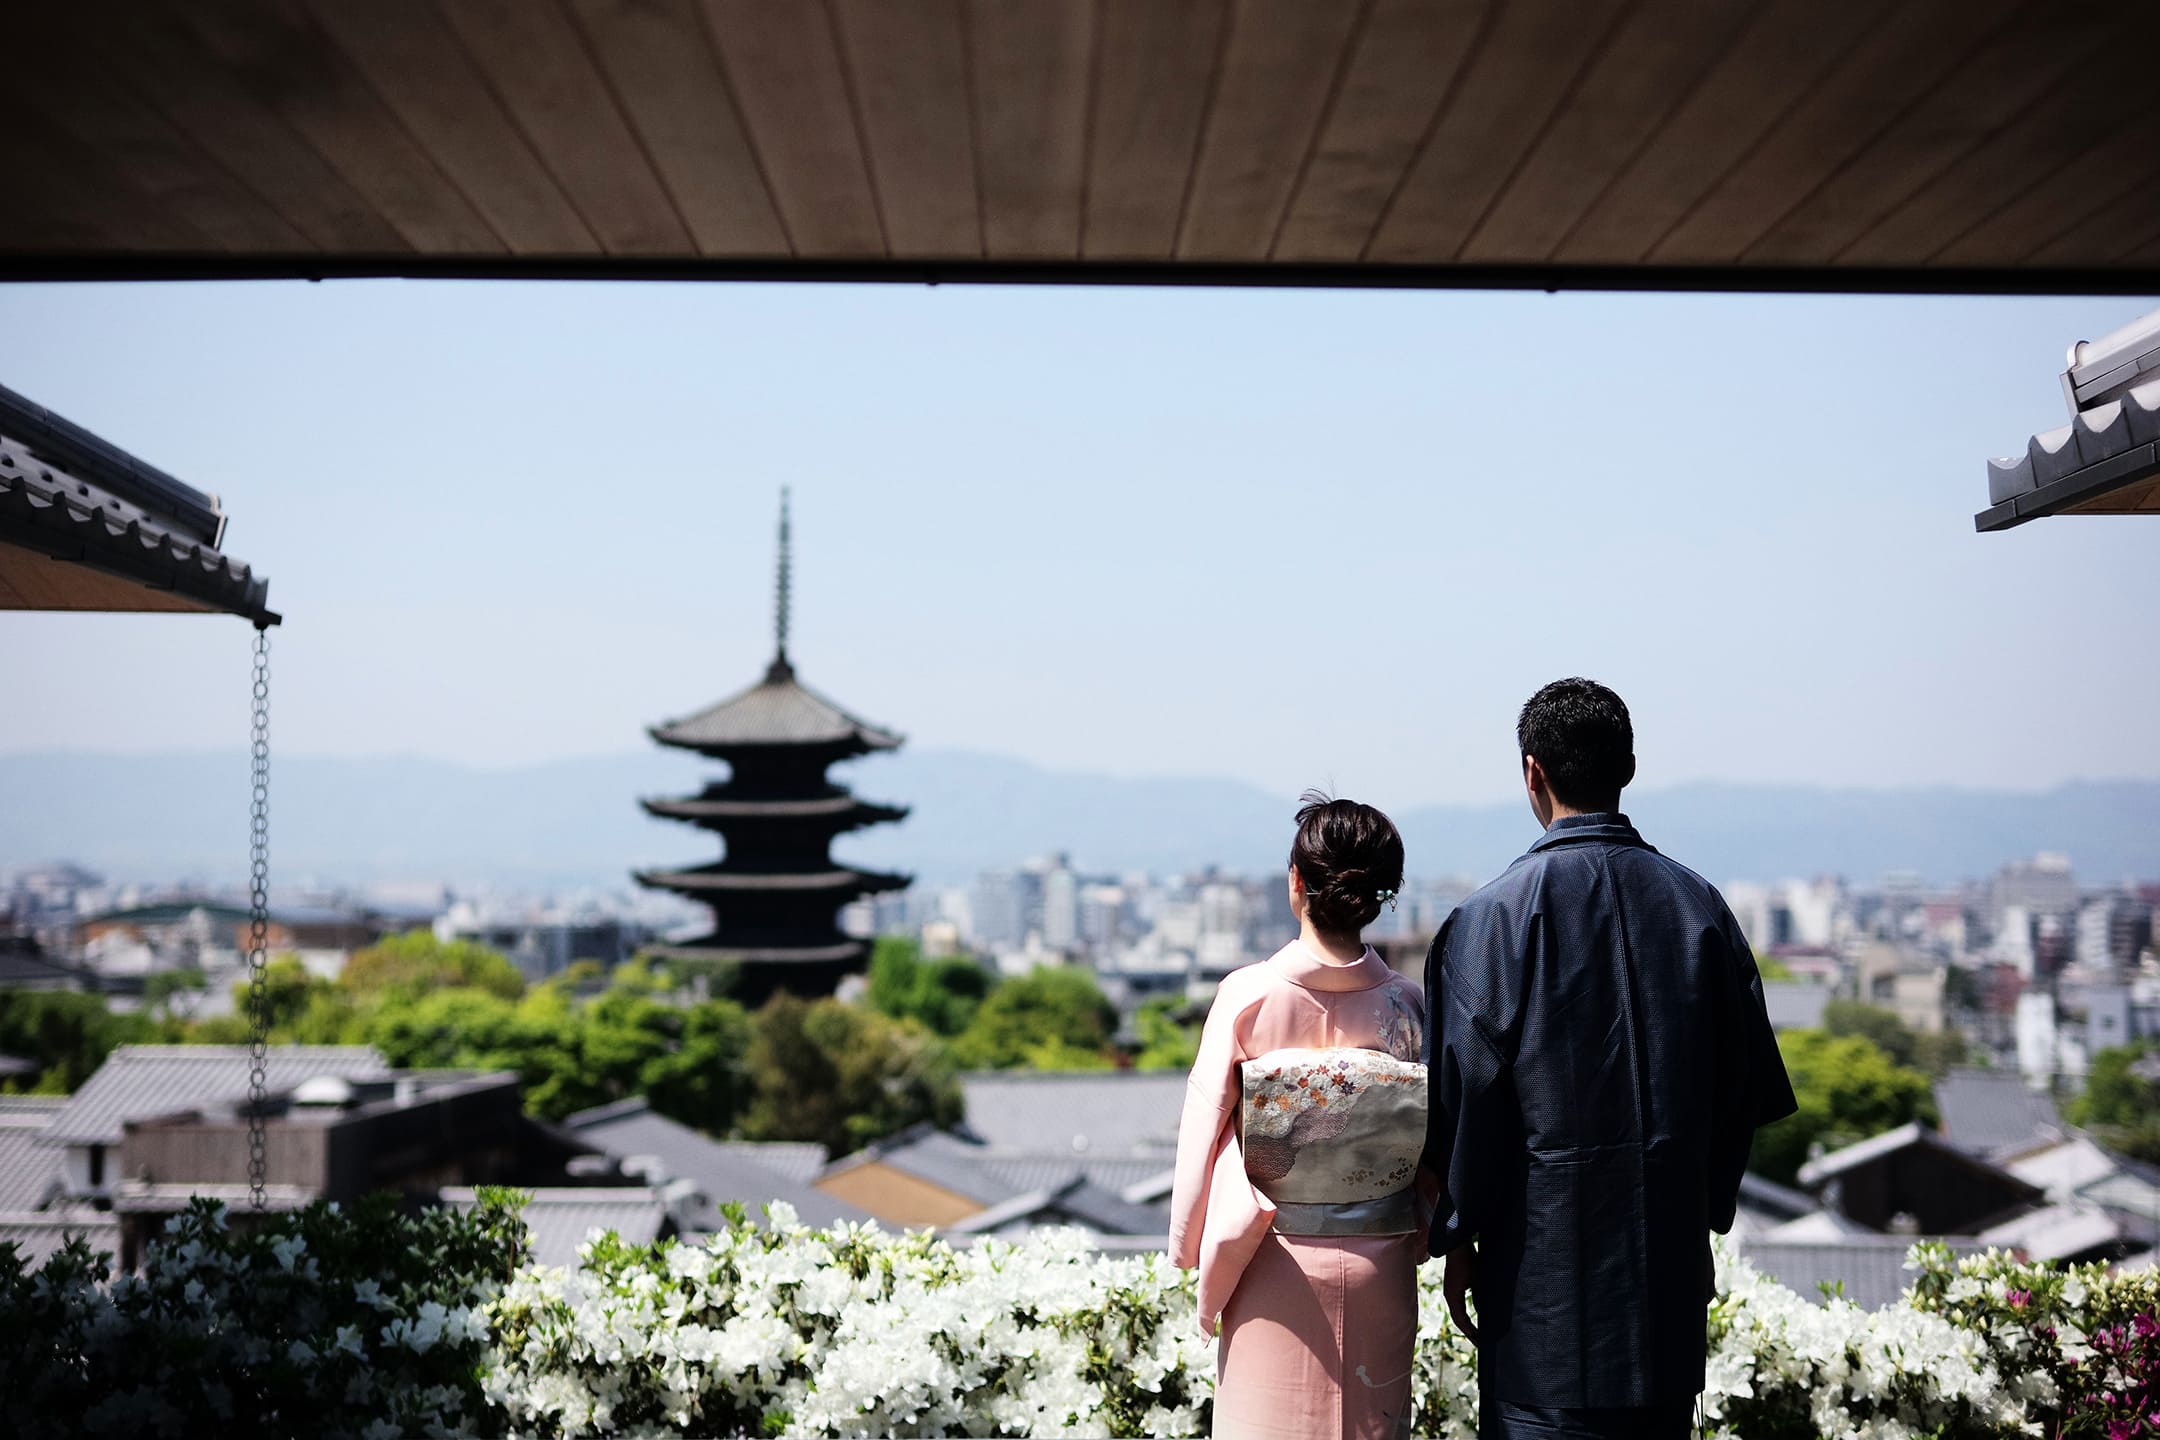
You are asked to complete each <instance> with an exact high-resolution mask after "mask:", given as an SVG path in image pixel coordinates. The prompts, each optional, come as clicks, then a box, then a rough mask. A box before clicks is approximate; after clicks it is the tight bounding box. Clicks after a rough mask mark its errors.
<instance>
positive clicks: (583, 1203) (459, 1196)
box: [442, 1187, 667, 1270]
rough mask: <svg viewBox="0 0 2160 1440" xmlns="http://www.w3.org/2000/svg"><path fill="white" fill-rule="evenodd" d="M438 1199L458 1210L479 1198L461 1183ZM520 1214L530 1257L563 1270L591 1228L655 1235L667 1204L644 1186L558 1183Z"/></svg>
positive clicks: (643, 1240)
mask: <svg viewBox="0 0 2160 1440" xmlns="http://www.w3.org/2000/svg"><path fill="white" fill-rule="evenodd" d="M442 1202H443V1204H445V1205H448V1206H450V1207H451V1208H453V1209H457V1210H470V1209H472V1208H473V1207H474V1206H475V1205H476V1204H477V1203H478V1201H477V1197H476V1196H475V1195H474V1193H473V1191H471V1190H469V1189H463V1188H447V1189H445V1190H444V1191H443V1192H442ZM524 1214H525V1227H526V1229H528V1230H530V1231H531V1232H532V1244H533V1258H534V1259H536V1260H538V1261H539V1262H540V1263H541V1264H543V1265H559V1266H561V1267H563V1268H564V1269H566V1270H567V1269H574V1268H576V1266H577V1264H578V1253H577V1252H578V1246H580V1245H582V1244H584V1243H585V1241H586V1239H587V1238H588V1237H589V1236H590V1235H591V1234H592V1232H593V1231H595V1230H613V1231H614V1232H615V1233H616V1234H618V1235H620V1236H622V1238H623V1239H625V1240H627V1241H629V1242H630V1243H631V1244H633V1245H646V1244H650V1243H651V1242H652V1241H654V1240H657V1239H658V1238H659V1237H660V1227H661V1225H662V1224H663V1223H664V1222H665V1221H666V1219H667V1206H666V1205H665V1203H663V1202H662V1200H661V1199H660V1196H659V1195H658V1194H657V1193H655V1192H654V1191H652V1190H649V1189H645V1188H643V1187H638V1188H624V1189H599V1188H594V1189H578V1188H563V1189H549V1190H535V1191H533V1192H532V1199H531V1200H529V1201H528V1202H526V1205H525V1212H524Z"/></svg>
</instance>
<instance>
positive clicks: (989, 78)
mask: <svg viewBox="0 0 2160 1440" xmlns="http://www.w3.org/2000/svg"><path fill="white" fill-rule="evenodd" d="M966 14H967V24H968V29H969V31H970V34H971V40H970V44H969V47H968V49H969V64H970V66H971V67H972V70H973V73H974V81H975V84H974V91H975V104H976V111H977V113H976V123H975V135H976V142H977V163H978V165H979V167H980V172H981V175H982V204H983V248H984V250H985V252H986V253H987V254H988V255H989V257H990V258H991V259H994V260H1067V259H1072V258H1075V257H1077V256H1078V255H1079V253H1080V213H1081V190H1082V188H1083V186H1084V184H1085V179H1086V167H1087V151H1088V144H1087V125H1088V90H1089V76H1090V73H1091V71H1092V69H1093V64H1092V58H1091V57H1092V53H1093V48H1094V30H1095V23H1094V22H1095V7H1094V5H1093V4H1092V3H1091V0H967V12H966Z"/></svg>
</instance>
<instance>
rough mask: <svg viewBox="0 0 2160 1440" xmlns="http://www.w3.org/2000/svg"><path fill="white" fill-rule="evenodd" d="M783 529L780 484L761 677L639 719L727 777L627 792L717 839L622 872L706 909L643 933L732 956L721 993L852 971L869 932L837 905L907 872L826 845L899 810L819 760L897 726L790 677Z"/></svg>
mask: <svg viewBox="0 0 2160 1440" xmlns="http://www.w3.org/2000/svg"><path fill="white" fill-rule="evenodd" d="M789 543H790V538H789V530H788V509H787V492H786V491H784V490H783V491H782V492H781V496H780V575H779V586H778V597H777V598H778V603H777V605H776V607H775V616H776V623H775V626H774V629H775V632H776V643H775V647H774V654H773V661H772V664H771V665H770V666H768V667H767V668H766V671H765V678H764V679H762V680H760V681H758V683H757V684H755V685H753V686H751V687H750V688H749V689H747V690H744V691H742V692H740V693H739V694H735V695H731V696H729V697H728V698H727V699H725V700H722V701H720V702H719V703H718V704H715V705H712V706H709V707H707V708H706V709H703V710H700V711H698V712H697V713H696V714H695V715H690V716H686V717H684V718H683V719H680V720H671V721H668V722H667V723H665V724H662V725H656V726H654V727H652V728H651V730H650V731H649V733H650V734H651V735H652V737H653V739H655V740H657V741H659V742H660V743H661V744H662V745H673V746H676V747H678V748H680V749H684V750H695V751H697V752H698V753H699V754H700V755H707V756H710V757H711V758H713V759H715V760H720V761H724V762H726V764H727V767H728V775H727V777H726V778H725V779H721V780H715V781H713V782H712V783H711V784H709V785H707V786H706V787H705V788H704V789H703V790H701V791H699V792H698V793H697V794H695V795H691V796H686V797H684V798H682V799H678V800H644V801H641V802H640V803H641V804H642V805H644V807H645V809H646V811H647V812H648V813H649V814H653V815H658V816H661V817H663V818H666V819H669V820H682V821H686V822H688V823H689V824H692V825H696V826H697V827H699V828H700V829H704V830H710V831H712V832H714V833H715V834H717V835H718V836H719V837H720V839H721V843H722V845H723V847H724V848H723V852H722V855H721V858H720V859H718V860H716V861H714V862H712V863H711V864H709V865H700V866H697V867H695V868H692V869H681V870H640V871H637V872H636V878H637V880H638V883H639V884H641V885H646V886H649V887H652V888H654V889H660V890H672V891H674V892H675V893H676V894H678V895H681V896H683V897H685V898H686V899H690V900H694V901H696V902H698V903H699V904H701V905H709V906H711V907H712V910H713V929H712V932H711V933H710V934H708V935H706V936H705V937H704V938H702V939H699V940H694V941H691V942H689V943H687V944H677V945H659V946H655V947H653V948H652V953H654V954H657V955H662V956H667V957H670V958H695V959H714V960H725V961H729V962H731V963H733V964H734V965H735V966H736V967H738V968H737V975H736V980H735V985H734V989H733V991H732V993H733V994H734V995H735V996H736V998H738V999H740V1000H742V1001H743V1002H744V1003H746V1004H750V1005H756V1004H760V1003H762V1002H763V1001H764V1000H765V999H766V997H768V996H769V995H771V994H772V993H773V992H774V991H776V990H789V991H793V992H794V993H795V994H798V995H806V996H808V995H827V994H830V993H831V992H832V990H833V988H834V987H835V986H836V985H838V984H839V982H840V981H841V979H842V978H844V977H845V976H847V975H850V974H854V973H859V972H860V971H861V970H862V969H863V967H864V963H865V962H866V961H867V959H868V958H869V954H870V942H869V941H867V940H861V939H857V938H854V937H851V936H848V935H845V934H842V933H841V931H840V928H839V924H838V919H837V916H838V912H839V910H840V907H841V906H843V905H845V904H847V903H848V902H850V901H852V900H855V899H857V898H859V897H861V896H864V895H870V894H876V893H878V892H881V891H886V890H901V889H905V888H906V887H907V886H908V884H909V883H910V882H911V880H912V879H913V877H912V876H908V875H894V874H885V873H881V872H878V871H872V870H857V869H854V868H853V867H851V866H847V865H842V864H839V863H837V862H835V861H834V860H833V858H832V856H831V854H830V847H831V845H832V842H833V839H834V837H836V836H839V835H844V834H846V833H847V832H848V831H850V830H857V829H860V828H861V827H863V826H865V825H875V824H880V823H882V822H884V821H887V820H898V819H900V818H901V817H902V816H904V815H906V814H907V811H906V810H905V809H904V808H902V807H899V806H893V805H878V804H873V803H871V802H868V801H864V800H858V799H856V798H855V797H854V795H852V794H851V793H849V791H848V789H847V787H845V786H843V785H836V784H834V783H832V782H831V781H830V780H828V779H826V778H825V771H826V767H828V766H830V765H833V764H835V763H837V762H839V761H842V760H851V759H853V758H855V757H856V756H859V755H867V754H870V753H871V752H873V751H878V750H891V749H894V748H896V747H897V746H898V745H899V744H900V740H901V737H900V736H898V735H896V734H894V733H893V732H891V731H889V730H883V729H880V728H879V727H877V726H875V725H872V724H870V723H868V722H867V721H863V720H859V719H857V718H856V717H855V716H853V715H850V714H849V713H848V712H847V711H845V710H843V709H841V708H840V707H839V706H838V705H835V704H834V703H833V702H832V701H830V700H828V699H826V698H825V697H824V696H822V695H820V694H818V693H817V692H816V691H815V690H812V689H811V688H810V687H808V686H807V685H804V684H803V683H802V682H801V681H799V680H797V679H796V678H795V666H794V664H793V663H792V662H791V661H790V660H789V659H788V648H787V642H788V605H789V599H790V595H789V563H790V555H789Z"/></svg>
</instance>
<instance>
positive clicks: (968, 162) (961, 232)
mask: <svg viewBox="0 0 2160 1440" xmlns="http://www.w3.org/2000/svg"><path fill="white" fill-rule="evenodd" d="M833 19H834V21H835V23H836V24H837V26H838V28H839V32H840V54H841V57H842V59H843V60H844V62H845V64H846V67H847V73H848V75H849V76H850V77H851V78H852V80H853V83H854V91H855V95H856V98H857V101H858V103H859V105H860V109H861V115H862V122H863V125H862V128H863V136H864V139H865V141H866V142H867V144H868V146H869V149H870V169H871V173H872V175H873V177H874V178H875V181H876V184H877V193H878V197H879V200H880V203H881V208H882V210H883V213H884V216H885V233H886V237H887V238H888V239H889V240H890V242H891V245H892V251H893V253H894V254H896V255H925V256H938V257H941V258H942V257H949V256H971V257H980V256H981V255H982V251H983V241H982V207H981V204H980V202H979V200H978V198H977V196H976V194H975V151H974V146H975V141H974V135H973V124H974V119H973V116H972V115H971V114H970V113H969V105H968V86H967V80H968V74H967V37H966V34H965V31H964V29H963V27H962V23H961V18H960V0H834V4H833Z"/></svg>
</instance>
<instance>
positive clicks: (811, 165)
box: [705, 0, 887, 257]
mask: <svg viewBox="0 0 2160 1440" xmlns="http://www.w3.org/2000/svg"><path fill="white" fill-rule="evenodd" d="M705 16H706V22H707V24H708V25H709V26H710V27H711V33H712V37H713V40H714V41H715V42H716V43H717V44H718V46H719V50H720V56H721V59H722V61H723V62H724V64H725V68H726V72H727V77H728V82H729V84H731V85H732V86H733V87H734V91H735V99H736V101H737V103H738V104H740V105H741V106H742V116H743V124H744V126H745V127H746V128H747V129H748V131H749V134H750V140H751V143H752V144H753V145H754V146H755V147H756V150H757V153H758V156H759V157H760V160H761V162H762V163H763V166H764V170H765V178H766V180H767V181H768V183H769V184H770V185H771V187H772V196H773V201H774V203H775V204H776V205H777V206H778V207H779V211H780V215H781V218H782V220H783V221H784V222H785V224H786V226H787V232H788V234H789V236H790V237H791V238H792V239H793V241H794V245H795V252H796V254H798V255H804V256H827V257H830V256H863V255H883V254H886V253H887V249H886V242H885V232H884V225H883V222H882V220H881V219H880V217H879V214H878V201H877V194H876V192H875V191H874V190H873V189H872V187H871V179H870V172H869V168H868V166H867V164H866V162H865V160H864V157H863V149H862V141H861V136H860V133H859V132H858V130H857V129H856V124H855V112H854V107H853V105H852V104H851V103H850V100H849V95H848V87H847V74H846V71H845V70H843V69H842V67H841V64H840V50H839V43H838V37H836V36H835V35H834V33H833V29H832V23H831V17H830V15H829V14H828V13H827V11H826V9H825V7H824V6H823V5H821V4H811V3H798V0H705Z"/></svg>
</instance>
